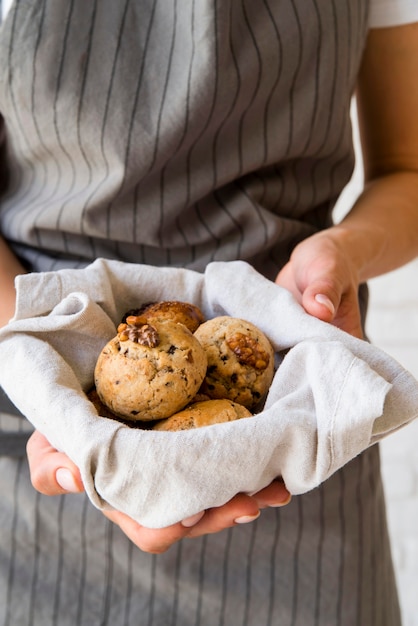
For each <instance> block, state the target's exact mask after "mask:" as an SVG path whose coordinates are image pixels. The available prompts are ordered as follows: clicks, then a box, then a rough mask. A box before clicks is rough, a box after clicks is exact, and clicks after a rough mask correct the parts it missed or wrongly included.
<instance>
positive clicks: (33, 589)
mask: <svg viewBox="0 0 418 626" xmlns="http://www.w3.org/2000/svg"><path fill="white" fill-rule="evenodd" d="M40 499H41V494H40V493H39V492H38V491H37V492H36V494H35V513H34V522H35V524H34V529H33V537H34V543H33V562H32V572H31V574H32V575H31V581H30V589H29V623H28V626H32V624H33V623H34V620H35V618H36V613H35V611H36V595H37V587H38V581H39V556H40V549H41V548H40V510H39V508H40Z"/></svg>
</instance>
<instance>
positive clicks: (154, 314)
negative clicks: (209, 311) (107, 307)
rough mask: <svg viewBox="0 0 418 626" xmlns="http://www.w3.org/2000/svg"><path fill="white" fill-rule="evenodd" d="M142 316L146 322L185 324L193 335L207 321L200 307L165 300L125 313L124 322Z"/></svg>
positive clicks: (188, 303)
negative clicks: (132, 317) (131, 317)
mask: <svg viewBox="0 0 418 626" xmlns="http://www.w3.org/2000/svg"><path fill="white" fill-rule="evenodd" d="M132 315H134V316H137V317H138V316H141V317H142V318H143V319H144V320H146V321H147V322H149V323H150V324H153V323H154V322H177V323H180V324H184V325H185V326H186V328H188V329H189V330H190V331H191V332H192V333H194V331H195V330H196V329H197V328H198V326H200V324H202V322H204V321H205V318H204V316H203V313H202V311H201V310H200V309H199V307H197V306H195V305H194V304H190V302H181V301H178V300H166V301H165V300H164V301H162V302H150V303H148V304H144V305H143V306H141V307H140V308H139V309H132V310H131V311H128V312H127V313H125V315H124V317H123V320H122V321H124V322H127V321H128V318H129V317H130V316H132Z"/></svg>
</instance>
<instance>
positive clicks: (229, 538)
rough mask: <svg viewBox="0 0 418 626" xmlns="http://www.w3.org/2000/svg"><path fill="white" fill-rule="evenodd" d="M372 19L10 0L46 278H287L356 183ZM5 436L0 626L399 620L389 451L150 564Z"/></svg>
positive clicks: (357, 10)
mask: <svg viewBox="0 0 418 626" xmlns="http://www.w3.org/2000/svg"><path fill="white" fill-rule="evenodd" d="M367 11H368V3H367V1H365V0H276V1H274V0H241V1H238V0H237V1H234V0H212V1H209V0H187V1H186V0H184V1H183V2H181V1H179V0H172V2H167V1H164V2H163V1H162V0H119V2H115V1H114V0H112V1H111V0H91V1H90V2H86V1H85V0H17V1H16V2H15V3H14V6H13V9H12V11H11V12H10V13H9V15H8V17H7V20H6V21H5V22H4V24H3V25H2V27H1V31H0V111H1V113H2V114H3V116H4V120H5V128H6V139H7V145H6V156H7V159H6V160H7V166H8V170H7V174H8V181H9V184H8V189H7V192H6V193H5V194H4V195H3V197H2V201H1V207H0V226H1V232H2V233H3V234H4V236H5V237H6V238H7V239H8V241H9V242H10V245H11V246H12V247H13V249H14V250H15V252H16V253H17V254H18V255H19V257H20V258H21V259H22V261H23V262H24V263H25V264H26V265H27V267H28V268H29V269H31V270H33V271H44V270H53V269H59V268H61V267H84V266H85V265H86V264H88V263H89V262H90V261H91V260H92V259H94V258H96V257H99V256H103V257H107V258H117V259H121V260H124V261H129V262H138V263H147V264H153V265H160V266H164V265H173V266H181V267H189V268H192V269H197V270H202V269H203V268H204V267H205V265H206V264H207V263H208V262H210V261H213V260H231V259H244V260H246V261H248V262H249V263H251V264H252V265H254V266H255V267H256V268H257V269H258V270H259V271H261V272H262V273H263V274H265V275H266V276H268V277H270V278H274V276H275V275H276V273H277V271H278V270H279V268H280V267H281V266H282V265H283V263H284V262H285V261H286V260H287V258H288V256H289V253H290V251H291V250H292V248H293V247H294V246H295V244H296V243H297V242H298V241H300V240H301V239H303V238H305V237H307V236H309V235H310V234H312V233H314V232H315V231H317V230H318V229H321V228H324V227H326V226H327V225H328V224H329V223H330V222H331V211H332V207H333V205H334V203H335V200H336V198H337V197H338V195H339V193H340V192H341V189H342V188H343V187H344V185H345V184H346V182H347V181H348V180H349V177H350V175H351V171H352V167H353V149H352V141H351V127H350V118H349V110H350V100H351V96H352V93H353V90H354V86H355V80H356V73H357V70H358V67H359V63H360V61H361V53H362V49H363V47H364V41H365V37H366V33H367ZM266 305H268V303H266ZM8 411H9V412H13V408H9V409H8ZM0 428H1V431H2V433H3V436H2V439H0V441H2V443H1V444H0V450H1V452H2V453H3V456H1V457H0V492H1V500H0V502H1V504H0V520H1V526H0V527H1V533H0V624H1V625H9V626H27V625H29V624H30V625H32V624H33V625H37V626H48V625H50V624H51V625H52V624H56V625H58V626H73V625H79V624H80V625H83V626H84V625H85V626H96V625H97V626H99V625H104V624H109V625H112V626H125V625H136V626H151V625H152V626H168V625H173V626H174V625H175V624H177V625H179V626H189V625H190V626H197V625H202V626H212V625H213V626H215V625H216V626H220V625H224V626H241V625H242V626H244V625H246V626H260V625H264V624H265V625H271V626H273V625H277V626H297V625H300V626H311V625H312V626H313V625H317V626H340V625H341V626H363V625H364V626H399V624H400V617H399V608H398V603H397V597H396V589H395V584H394V577H393V570H392V563H391V555H390V549H389V544H388V537H387V528H386V521H385V507H384V498H383V489H382V483H381V479H380V473H379V451H378V447H377V446H376V447H374V448H373V449H371V450H369V451H368V452H367V453H365V454H363V455H361V456H360V457H358V458H357V459H355V460H353V461H352V462H351V463H349V464H348V465H347V466H346V467H344V468H343V469H342V470H341V471H340V472H338V473H337V474H336V475H334V476H333V477H332V478H331V479H329V480H328V481H327V482H326V483H325V484H323V485H322V486H321V487H320V488H318V489H315V490H314V491H312V492H310V493H308V494H306V495H304V496H301V497H297V498H294V499H293V501H292V503H291V504H290V505H289V506H287V507H285V508H283V509H271V510H265V511H263V512H262V515H261V517H260V518H259V519H258V520H257V521H256V522H254V523H252V524H249V525H244V526H240V527H236V528H233V529H229V530H226V531H223V532H221V533H218V534H215V535H211V536H207V537H204V538H201V539H198V540H184V541H182V542H179V543H178V544H177V545H175V546H173V547H172V548H171V549H170V550H169V551H168V552H167V553H166V554H163V555H159V556H155V555H148V554H145V553H142V552H141V551H140V550H138V549H136V548H135V547H134V546H133V545H132V544H131V543H130V542H129V541H128V540H127V539H126V538H125V537H124V535H123V534H122V533H121V532H120V531H119V529H118V528H117V527H115V526H113V525H112V524H110V523H109V522H107V520H106V519H105V518H104V517H103V516H102V515H101V514H100V513H99V512H98V511H96V510H95V509H94V508H93V507H92V506H91V504H90V503H89V502H88V501H87V499H86V498H85V497H84V496H82V495H66V496H63V497H56V498H48V497H45V496H42V495H40V494H38V493H36V492H35V491H34V490H33V488H32V487H31V485H30V480H29V475H28V468H27V463H26V461H25V458H24V454H23V450H22V446H21V445H20V444H21V442H22V441H24V440H25V437H26V436H27V434H26V433H27V432H28V431H29V430H30V426H29V425H28V424H27V422H26V421H25V420H24V418H21V417H18V416H12V415H8V414H6V413H3V414H2V416H1V420H0Z"/></svg>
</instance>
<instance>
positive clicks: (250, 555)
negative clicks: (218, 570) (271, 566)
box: [242, 521, 258, 626]
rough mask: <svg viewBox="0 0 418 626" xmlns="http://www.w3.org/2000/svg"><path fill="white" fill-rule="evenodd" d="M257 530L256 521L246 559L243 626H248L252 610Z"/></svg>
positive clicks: (252, 528) (253, 525)
mask: <svg viewBox="0 0 418 626" xmlns="http://www.w3.org/2000/svg"><path fill="white" fill-rule="evenodd" d="M257 528H258V523H257V521H255V522H253V524H252V527H251V535H250V541H249V542H248V550H247V559H246V567H245V570H246V590H245V598H244V617H243V621H242V624H243V626H248V623H249V615H250V608H251V591H252V587H253V582H254V581H253V580H252V569H251V565H252V558H253V555H254V548H255V538H256V534H257Z"/></svg>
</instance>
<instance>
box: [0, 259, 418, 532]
mask: <svg viewBox="0 0 418 626" xmlns="http://www.w3.org/2000/svg"><path fill="white" fill-rule="evenodd" d="M16 288H17V306H16V313H15V316H14V318H13V319H12V320H11V321H10V323H9V324H8V325H7V326H6V327H5V328H4V329H2V330H1V332H0V385H2V386H3V388H4V390H5V391H6V393H7V394H8V395H9V397H10V399H11V400H12V401H13V402H14V404H15V405H16V406H17V407H18V408H19V409H20V410H21V411H22V413H23V414H24V415H25V416H26V417H27V418H28V419H29V420H30V422H31V423H32V424H33V425H34V426H35V427H36V428H37V429H39V430H40V431H41V432H42V433H43V434H44V435H45V436H46V437H47V438H48V439H49V441H50V442H51V444H52V445H53V446H55V447H56V448H57V449H59V450H62V451H64V452H65V453H66V454H67V455H68V456H69V457H70V458H71V459H72V460H73V461H74V463H76V465H77V466H78V467H79V468H80V471H81V475H82V479H83V482H84V485H85V489H86V492H87V494H88V496H89V498H90V499H91V501H92V502H93V504H94V505H95V506H97V507H98V508H109V507H113V508H115V509H118V510H120V511H123V512H124V513H126V514H128V515H130V516H131V517H132V518H134V519H135V520H137V521H138V522H139V523H141V524H143V525H145V526H148V527H155V528H157V527H163V526H167V525H169V524H172V523H175V522H177V521H179V520H181V519H183V518H185V517H188V516H190V515H193V514H195V513H197V512H199V511H201V510H203V509H206V508H209V507H213V506H219V505H221V504H223V503H225V502H226V501H228V500H229V499H230V498H231V497H232V496H234V495H235V494H236V493H239V492H247V493H254V492H255V491H257V490H259V489H261V488H263V487H264V486H266V485H268V484H269V483H270V482H271V481H272V480H273V479H274V478H276V477H277V476H282V477H283V479H284V481H285V484H286V486H287V488H288V489H289V490H290V492H291V493H293V494H302V493H304V492H306V491H309V490H311V489H313V488H314V487H316V486H317V485H319V484H320V483H321V482H323V481H325V480H326V479H327V478H328V477H329V476H331V475H332V474H333V473H334V472H335V471H336V470H338V469H339V468H340V467H342V466H343V465H344V464H345V463H347V462H348V461H350V460H351V459H352V458H354V457H355V456H356V455H358V454H359V453H361V452H362V451H363V450H365V449H366V448H367V447H369V446H371V445H373V444H374V443H376V442H377V441H378V440H380V439H381V438H382V437H384V436H386V435H388V434H389V433H391V432H393V431H395V430H397V429H398V428H399V427H401V426H402V425H405V424H407V423H409V422H410V421H411V420H413V419H414V418H415V417H417V415H418V382H417V381H416V380H415V379H414V378H413V377H412V376H411V374H409V373H408V372H407V371H406V370H405V369H404V368H403V367H401V365H400V364H399V363H397V362H396V361H395V360H394V359H393V358H391V357H390V356H388V355H387V354H386V353H384V352H383V351H382V350H380V349H378V348H376V347H375V346H372V345H370V344H369V343H368V342H366V341H362V340H359V339H356V338H354V337H351V336H350V335H348V334H347V333H344V332H343V331H341V330H339V329H337V328H335V327H334V326H332V325H330V324H326V323H324V322H321V321H319V320H317V319H315V318H313V317H311V316H309V315H308V314H306V312H305V311H304V310H303V309H302V307H301V306H300V305H299V304H298V303H297V302H296V301H295V300H294V298H293V297H292V295H291V294H290V293H289V292H288V291H286V290H285V289H282V288H281V287H278V286H277V285H275V284H274V283H272V282H270V281H269V280H267V279H266V278H264V277H263V276H261V275H260V274H258V273H257V272H256V271H255V270H254V269H253V268H251V267H250V266H249V265H248V264H246V263H244V262H241V261H235V262H229V263H218V262H214V263H211V264H209V265H208V267H207V269H206V271H205V273H203V274H200V273H197V272H194V271H191V270H185V269H177V268H156V267H150V266H145V265H134V264H127V263H122V262H119V261H107V260H103V259H98V260H97V261H95V262H94V263H92V264H91V265H89V266H88V267H86V268H85V269H76V270H70V269H68V270H60V271H57V272H47V273H40V274H28V275H24V276H19V277H18V278H17V280H16ZM158 300H183V301H187V302H193V303H194V304H196V305H197V306H199V307H200V308H201V309H202V311H203V313H204V315H205V316H206V318H211V317H215V316H218V315H231V316H234V317H240V318H243V319H246V320H248V321H250V322H252V323H254V324H256V325H257V326H258V327H259V328H261V329H262V330H263V331H264V332H265V333H266V334H267V336H268V337H269V338H270V340H271V342H272V344H273V346H274V348H275V350H276V352H277V353H278V356H279V358H278V362H279V366H278V368H277V371H276V374H275V377H274V380H273V383H272V385H271V388H270V392H269V394H268V397H267V400H266V403H265V407H264V409H263V411H262V412H261V413H259V414H258V415H256V416H255V417H254V418H250V419H244V420H240V421H238V422H232V423H227V424H218V425H213V426H208V427H205V428H201V429H196V430H193V431H181V432H174V433H173V432H154V431H146V430H139V429H132V428H130V427H128V426H125V425H124V424H121V423H119V422H117V421H114V420H110V419H106V418H103V417H99V416H98V415H97V412H96V410H95V409H94V407H93V405H92V404H91V403H90V402H89V401H88V399H87V397H86V395H85V393H84V392H85V391H87V390H88V389H89V388H90V387H91V386H92V384H93V372H94V366H95V362H96V359H97V356H98V354H99V352H100V350H101V349H102V347H103V346H104V345H105V343H106V342H107V341H108V340H109V339H111V338H112V337H113V336H114V335H115V334H116V329H115V326H116V325H117V324H118V322H119V321H120V319H121V317H122V315H123V314H124V313H125V312H126V311H127V310H129V309H131V308H134V307H137V306H140V304H141V303H145V302H150V301H158Z"/></svg>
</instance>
